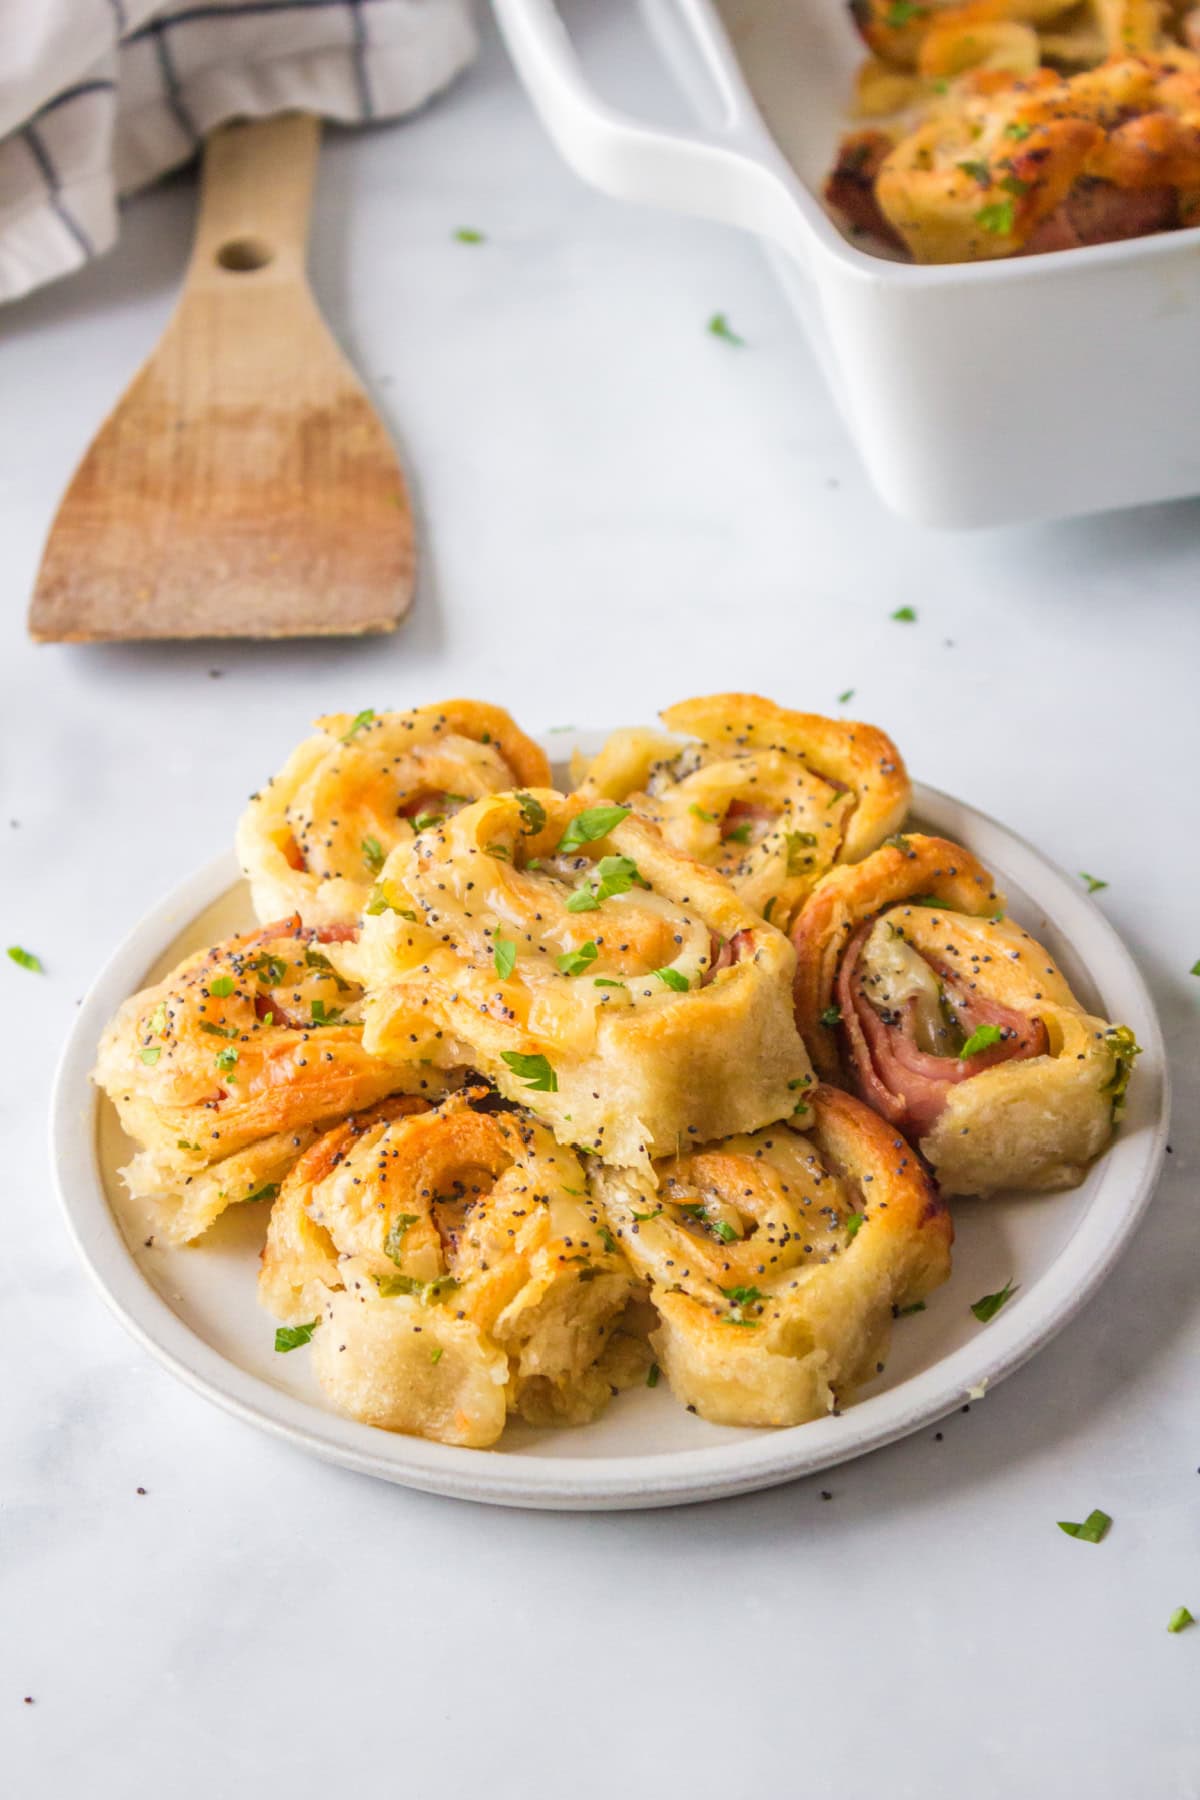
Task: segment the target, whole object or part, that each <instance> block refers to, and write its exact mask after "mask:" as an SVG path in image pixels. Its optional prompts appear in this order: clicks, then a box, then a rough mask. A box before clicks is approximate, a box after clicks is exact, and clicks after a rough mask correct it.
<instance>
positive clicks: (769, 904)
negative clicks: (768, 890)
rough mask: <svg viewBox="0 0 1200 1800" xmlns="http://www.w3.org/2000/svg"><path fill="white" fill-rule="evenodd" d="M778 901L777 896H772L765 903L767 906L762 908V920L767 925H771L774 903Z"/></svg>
mask: <svg viewBox="0 0 1200 1800" xmlns="http://www.w3.org/2000/svg"><path fill="white" fill-rule="evenodd" d="M778 899H779V895H778V894H772V895H771V898H770V899H769V900H768V901H767V904H766V905H765V906H764V907H763V918H764V919H765V920H766V921H767V924H768V925H769V924H770V923H771V914H772V913H773V912H774V911H775V903H776V901H777V900H778Z"/></svg>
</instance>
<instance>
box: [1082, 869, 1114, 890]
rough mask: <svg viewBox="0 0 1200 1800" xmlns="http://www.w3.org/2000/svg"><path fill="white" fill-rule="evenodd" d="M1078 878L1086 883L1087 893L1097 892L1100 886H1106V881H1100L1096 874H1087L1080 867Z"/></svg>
mask: <svg viewBox="0 0 1200 1800" xmlns="http://www.w3.org/2000/svg"><path fill="white" fill-rule="evenodd" d="M1079 879H1080V881H1082V882H1084V883H1085V884H1086V886H1087V891H1088V893H1089V894H1098V893H1099V892H1100V889H1101V888H1106V887H1107V886H1108V883H1107V881H1101V880H1100V877H1099V876H1098V875H1089V874H1088V873H1087V871H1086V870H1085V869H1080V871H1079Z"/></svg>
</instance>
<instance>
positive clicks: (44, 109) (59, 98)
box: [33, 75, 117, 119]
mask: <svg viewBox="0 0 1200 1800" xmlns="http://www.w3.org/2000/svg"><path fill="white" fill-rule="evenodd" d="M116 85H117V84H116V82H115V81H103V80H101V78H100V77H99V76H98V75H97V76H96V77H94V79H92V80H91V81H77V82H76V83H75V86H74V87H69V88H64V89H63V91H62V93H61V94H55V96H54V98H53V100H47V102H46V104H45V106H39V107H38V109H37V111H36V112H35V113H34V115H33V117H34V119H44V118H45V117H46V114H47V113H52V112H53V111H54V110H55V108H56V107H59V106H65V105H66V103H67V101H68V100H78V99H79V98H80V96H81V95H82V94H111V93H112V92H113V90H114V88H115V87H116Z"/></svg>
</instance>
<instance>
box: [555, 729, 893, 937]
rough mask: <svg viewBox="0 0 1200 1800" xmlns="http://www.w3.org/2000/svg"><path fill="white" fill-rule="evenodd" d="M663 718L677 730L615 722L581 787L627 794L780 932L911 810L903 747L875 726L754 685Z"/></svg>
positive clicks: (610, 795)
mask: <svg viewBox="0 0 1200 1800" xmlns="http://www.w3.org/2000/svg"><path fill="white" fill-rule="evenodd" d="M662 718H663V721H664V723H665V724H666V725H667V726H668V728H669V729H670V730H671V731H672V732H677V733H681V734H683V736H682V737H681V738H680V737H667V736H665V735H663V734H662V733H661V732H652V731H638V730H634V731H618V732H616V733H614V735H613V736H612V737H611V738H610V739H609V741H608V743H607V744H606V745H605V746H604V749H603V750H602V751H601V752H600V754H599V756H597V757H596V758H595V760H594V761H593V762H592V763H591V765H590V766H589V767H588V768H587V770H586V773H585V774H584V776H583V779H582V780H581V782H580V792H581V793H582V794H584V795H585V796H586V797H587V798H588V799H589V800H596V799H601V798H603V799H609V800H619V801H627V802H628V803H629V804H630V805H631V806H632V807H633V808H634V810H635V811H636V812H637V813H638V814H639V815H640V816H641V817H642V818H646V819H649V820H651V821H652V822H653V823H654V824H655V825H657V826H658V828H659V830H660V831H661V832H662V833H663V835H664V837H665V838H666V839H667V842H668V843H669V844H671V845H672V846H673V847H674V848H675V849H676V850H680V851H682V852H683V853H684V854H685V855H687V856H690V857H692V858H693V859H694V860H695V861H696V862H700V863H704V864H705V866H706V867H708V868H711V869H716V870H717V871H718V872H719V873H720V874H722V875H723V876H724V877H725V878H726V880H727V881H729V883H730V884H731V885H732V886H733V887H734V888H735V889H736V891H737V892H738V893H739V894H740V895H741V897H742V899H743V900H744V901H745V902H746V904H747V905H748V906H752V907H753V908H754V910H755V911H756V912H758V913H761V914H762V915H763V917H764V918H767V919H769V920H770V921H771V923H772V924H775V925H778V926H779V928H780V930H782V931H786V930H787V927H788V923H789V921H790V919H791V918H792V915H793V914H794V912H795V910H796V908H797V906H798V905H799V904H800V902H801V901H802V900H803V899H804V897H805V895H806V894H808V893H809V892H810V891H811V890H812V887H813V885H814V883H815V882H816V881H817V880H818V879H819V877H820V876H821V875H822V874H824V872H825V871H826V870H827V869H829V868H831V867H832V866H833V864H834V863H837V862H853V861H856V860H857V859H858V858H859V857H861V856H865V855H866V854H867V853H868V851H870V850H873V849H874V848H875V846H876V845H877V844H879V843H880V842H882V840H883V839H884V838H885V837H886V836H887V834H888V833H889V832H890V831H895V830H896V828H897V827H898V826H899V825H900V824H901V822H902V821H903V819H904V815H905V813H906V812H907V810H908V804H909V799H910V795H911V788H910V784H909V780H908V776H907V774H906V772H905V768H904V763H903V761H902V760H901V757H900V753H899V751H898V750H897V749H896V746H895V745H894V744H893V743H892V741H891V739H890V738H888V737H885V735H884V734H883V732H882V731H878V730H876V728H875V727H874V726H873V725H860V724H856V723H853V722H851V721H846V720H838V719H825V718H822V717H821V716H820V715H819V714H817V713H797V712H788V711H787V710H786V709H785V708H783V707H781V706H776V705H775V704H774V703H773V702H772V701H770V700H763V699H761V698H760V697H759V696H758V695H756V694H713V695H712V696H710V697H709V698H707V699H700V700H685V701H682V702H681V703H680V704H679V705H678V706H670V707H668V708H667V710H666V711H665V712H664V713H663V715H662Z"/></svg>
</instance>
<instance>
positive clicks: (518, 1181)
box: [259, 1090, 649, 1447]
mask: <svg viewBox="0 0 1200 1800" xmlns="http://www.w3.org/2000/svg"><path fill="white" fill-rule="evenodd" d="M483 1092H485V1090H477V1091H476V1092H475V1093H473V1094H471V1095H465V1096H463V1097H455V1098H453V1099H450V1100H447V1101H446V1102H444V1104H443V1105H441V1106H439V1107H438V1108H437V1109H436V1110H430V1109H429V1108H428V1107H426V1106H425V1104H424V1103H423V1102H422V1101H420V1100H413V1099H409V1098H400V1099H395V1100H385V1101H384V1102H383V1103H382V1104H381V1105H380V1106H378V1107H376V1108H374V1109H373V1110H372V1111H370V1112H367V1113H363V1114H361V1115H359V1116H357V1117H355V1118H352V1119H348V1120H346V1121H344V1122H343V1123H342V1124H341V1125H339V1126H337V1127H335V1129H334V1130H332V1131H330V1132H328V1133H327V1134H326V1135H325V1136H324V1137H322V1138H320V1139H319V1140H318V1141H317V1142H316V1143H315V1144H314V1145H313V1146H312V1148H311V1149H309V1150H308V1151H307V1152H306V1153H305V1154H304V1156H302V1157H301V1159H300V1161H299V1162H298V1163H297V1164H296V1166H295V1168H294V1169H293V1171H292V1173H291V1174H290V1175H289V1176H288V1178H287V1180H286V1181H285V1182H284V1184H283V1188H282V1191H281V1192H280V1195H279V1198H278V1199H277V1200H276V1202H275V1204H274V1207H273V1208H272V1212H271V1223H270V1228H269V1230H268V1234H267V1243H266V1247H265V1249H264V1251H263V1263H262V1272H261V1275H260V1278H259V1297H260V1299H261V1301H262V1303H263V1305H264V1306H265V1307H266V1308H267V1309H268V1311H270V1312H271V1313H273V1314H274V1315H275V1317H276V1318H279V1319H282V1320H284V1321H285V1322H287V1323H289V1324H292V1325H301V1324H312V1323H313V1322H314V1321H315V1322H316V1329H315V1331H314V1333H313V1360H314V1365H315V1369H316V1373H317V1376H318V1379H319V1380H320V1383H321V1386H322V1387H323V1389H324V1390H325V1392H326V1394H327V1395H328V1397H329V1399H330V1400H331V1402H332V1403H333V1405H334V1406H336V1407H337V1408H338V1409H339V1411H341V1412H345V1413H349V1414H350V1416H351V1417H353V1418H356V1419H361V1420H363V1421H364V1422H365V1423H366V1424H369V1425H378V1426H382V1427H383V1428H384V1429H385V1430H388V1431H401V1432H407V1433H410V1434H414V1435H417V1436H420V1437H429V1438H436V1439H438V1440H439V1441H441V1442H442V1443H447V1444H468V1445H473V1446H477V1447H484V1446H486V1445H489V1444H493V1443H495V1441H496V1439H497V1438H498V1437H499V1436H500V1434H501V1432H502V1431H503V1429H504V1424H505V1420H506V1418H507V1417H508V1415H509V1414H510V1413H519V1414H520V1415H521V1416H522V1417H524V1418H525V1419H527V1420H529V1421H531V1422H532V1423H534V1424H539V1425H544V1424H581V1423H583V1422H585V1421H586V1420H588V1419H591V1418H593V1417H595V1415H596V1414H597V1413H598V1412H599V1411H600V1410H601V1409H602V1408H603V1407H604V1405H605V1404H606V1403H607V1401H608V1399H609V1396H610V1395H611V1394H612V1393H613V1392H615V1391H616V1389H617V1388H618V1387H620V1386H622V1385H626V1384H627V1383H628V1382H629V1381H630V1380H633V1379H636V1378H637V1376H638V1374H639V1373H642V1374H644V1372H645V1368H646V1364H647V1362H648V1360H649V1359H648V1356H647V1355H646V1353H645V1350H644V1346H642V1345H640V1344H638V1343H637V1342H635V1341H634V1339H633V1338H632V1337H630V1336H629V1335H628V1334H626V1333H624V1332H619V1331H618V1330H617V1327H618V1324H619V1322H620V1318H621V1314H622V1312H623V1310H624V1309H625V1307H626V1305H627V1303H628V1302H629V1300H630V1298H631V1296H632V1294H633V1291H634V1280H633V1276H632V1274H631V1272H630V1270H629V1267H628V1265H627V1264H626V1262H625V1260H624V1258H623V1257H621V1256H620V1255H619V1254H618V1253H617V1250H616V1245H615V1243H614V1240H613V1238H612V1236H611V1234H610V1232H609V1231H608V1229H607V1227H606V1226H605V1224H604V1221H603V1219H602V1218H601V1216H600V1213H599V1209H598V1207H597V1205H596V1203H595V1202H594V1201H592V1200H591V1199H590V1198H589V1197H588V1193H587V1182H586V1180H585V1177H584V1173H583V1170H582V1168H581V1167H580V1164H579V1159H578V1158H577V1157H576V1156H575V1155H574V1154H573V1152H571V1151H570V1150H565V1149H563V1148H561V1147H560V1146H559V1145H558V1144H556V1143H555V1141H554V1138H553V1136H552V1134H551V1133H550V1132H549V1131H548V1130H547V1129H546V1128H545V1126H544V1125H541V1124H540V1123H538V1121H537V1120H535V1119H533V1118H531V1117H530V1116H529V1115H528V1114H527V1113H524V1112H520V1111H507V1110H502V1111H489V1112H481V1111H478V1110H476V1109H475V1108H474V1107H473V1106H472V1105H470V1104H469V1103H468V1102H469V1100H470V1099H473V1098H478V1097H479V1096H480V1095H481V1094H482V1093H483ZM614 1334H615V1335H614Z"/></svg>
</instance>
